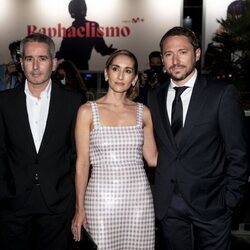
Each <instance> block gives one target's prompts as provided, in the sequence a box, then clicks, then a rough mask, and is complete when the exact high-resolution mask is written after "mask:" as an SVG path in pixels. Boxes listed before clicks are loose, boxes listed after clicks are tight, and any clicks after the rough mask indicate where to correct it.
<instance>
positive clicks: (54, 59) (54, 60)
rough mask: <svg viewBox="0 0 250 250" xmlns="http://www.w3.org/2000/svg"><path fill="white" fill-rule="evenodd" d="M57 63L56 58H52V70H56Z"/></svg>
mask: <svg viewBox="0 0 250 250" xmlns="http://www.w3.org/2000/svg"><path fill="white" fill-rule="evenodd" d="M57 65H58V61H57V59H56V58H53V62H52V71H56V68H57Z"/></svg>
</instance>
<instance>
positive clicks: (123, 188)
mask: <svg viewBox="0 0 250 250" xmlns="http://www.w3.org/2000/svg"><path fill="white" fill-rule="evenodd" d="M104 74H105V80H106V81H108V84H109V88H108V92H107V94H106V95H105V96H103V97H101V98H100V99H98V100H97V101H95V102H89V103H87V104H85V105H83V106H81V107H80V109H79V111H78V116H77V122H76V131H75V139H76V149H77V163H76V177H75V180H76V212H75V216H74V218H73V221H72V233H73V234H74V239H75V240H76V241H78V240H80V228H81V226H83V227H86V228H87V230H88V231H89V233H90V234H91V235H92V237H93V239H94V241H95V242H96V243H97V245H98V249H100V250H104V249H112V250H118V249H147V250H153V249H154V209H153V199H152V194H151V189H150V186H149V183H148V179H147V176H146V173H145V170H144V162H143V157H144V158H145V160H146V161H147V162H148V164H149V165H150V166H155V165H156V161H157V149H156V144H155V141H154V136H153V127H152V120H151V114H150V111H149V109H148V108H147V107H145V106H143V105H142V104H141V103H136V102H133V101H132V99H133V97H134V96H136V93H137V92H136V86H137V85H138V82H137V79H138V63H137V59H136V57H135V56H134V54H132V53H131V52H130V51H127V50H118V51H115V52H114V53H113V54H111V55H110V57H109V59H108V60H107V62H106V65H105V70H104ZM90 165H91V166H92V169H91V174H90V179H89V168H90ZM88 179H89V182H88ZM114 229H115V230H114ZM128 243H129V246H128Z"/></svg>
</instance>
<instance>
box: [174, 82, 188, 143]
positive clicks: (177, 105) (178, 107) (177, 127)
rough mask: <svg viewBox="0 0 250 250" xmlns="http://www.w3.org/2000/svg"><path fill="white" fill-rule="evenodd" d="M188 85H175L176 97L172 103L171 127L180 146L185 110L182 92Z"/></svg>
mask: <svg viewBox="0 0 250 250" xmlns="http://www.w3.org/2000/svg"><path fill="white" fill-rule="evenodd" d="M187 88H188V87H186V86H183V87H174V89H175V98H174V101H173V104H172V120H171V129H172V132H173V135H174V137H175V141H176V144H177V146H178V144H179V141H180V132H181V129H182V127H183V110H182V101H181V97H180V96H181V94H182V93H183V91H185V89H187Z"/></svg>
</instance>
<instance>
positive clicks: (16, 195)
mask: <svg viewBox="0 0 250 250" xmlns="http://www.w3.org/2000/svg"><path fill="white" fill-rule="evenodd" d="M80 104H81V96H80V95H78V94H75V93H71V92H67V91H65V90H63V89H61V88H59V87H58V86H57V85H56V84H52V89H51V99H50V105H49V112H48V118H47V123H46V128H45V132H44V136H43V139H42V142H41V146H40V149H39V152H38V153H37V152H36V149H35V144H34V141H33V137H32V133H31V129H30V126H29V120H28V113H27V108H26V95H25V93H24V86H20V87H17V88H15V89H12V90H9V91H6V92H2V93H0V190H1V191H0V192H1V195H0V197H1V206H2V208H5V209H18V208H20V207H22V206H23V205H24V204H25V201H26V200H27V198H28V197H29V194H30V191H31V189H32V187H33V185H34V177H35V173H38V175H39V182H40V187H41V191H42V193H43V195H44V198H45V201H46V203H47V205H48V207H49V209H50V210H51V211H55V212H61V211H63V210H65V209H66V207H67V206H68V204H69V202H73V198H74V176H73V172H74V158H75V151H74V143H73V138H74V137H73V129H74V123H75V117H76V113H77V110H78V107H79V106H80Z"/></svg>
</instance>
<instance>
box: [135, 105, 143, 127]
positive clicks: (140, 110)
mask: <svg viewBox="0 0 250 250" xmlns="http://www.w3.org/2000/svg"><path fill="white" fill-rule="evenodd" d="M136 114H137V126H139V127H141V128H142V124H143V122H142V116H143V104H142V103H140V102H137V103H136Z"/></svg>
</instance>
